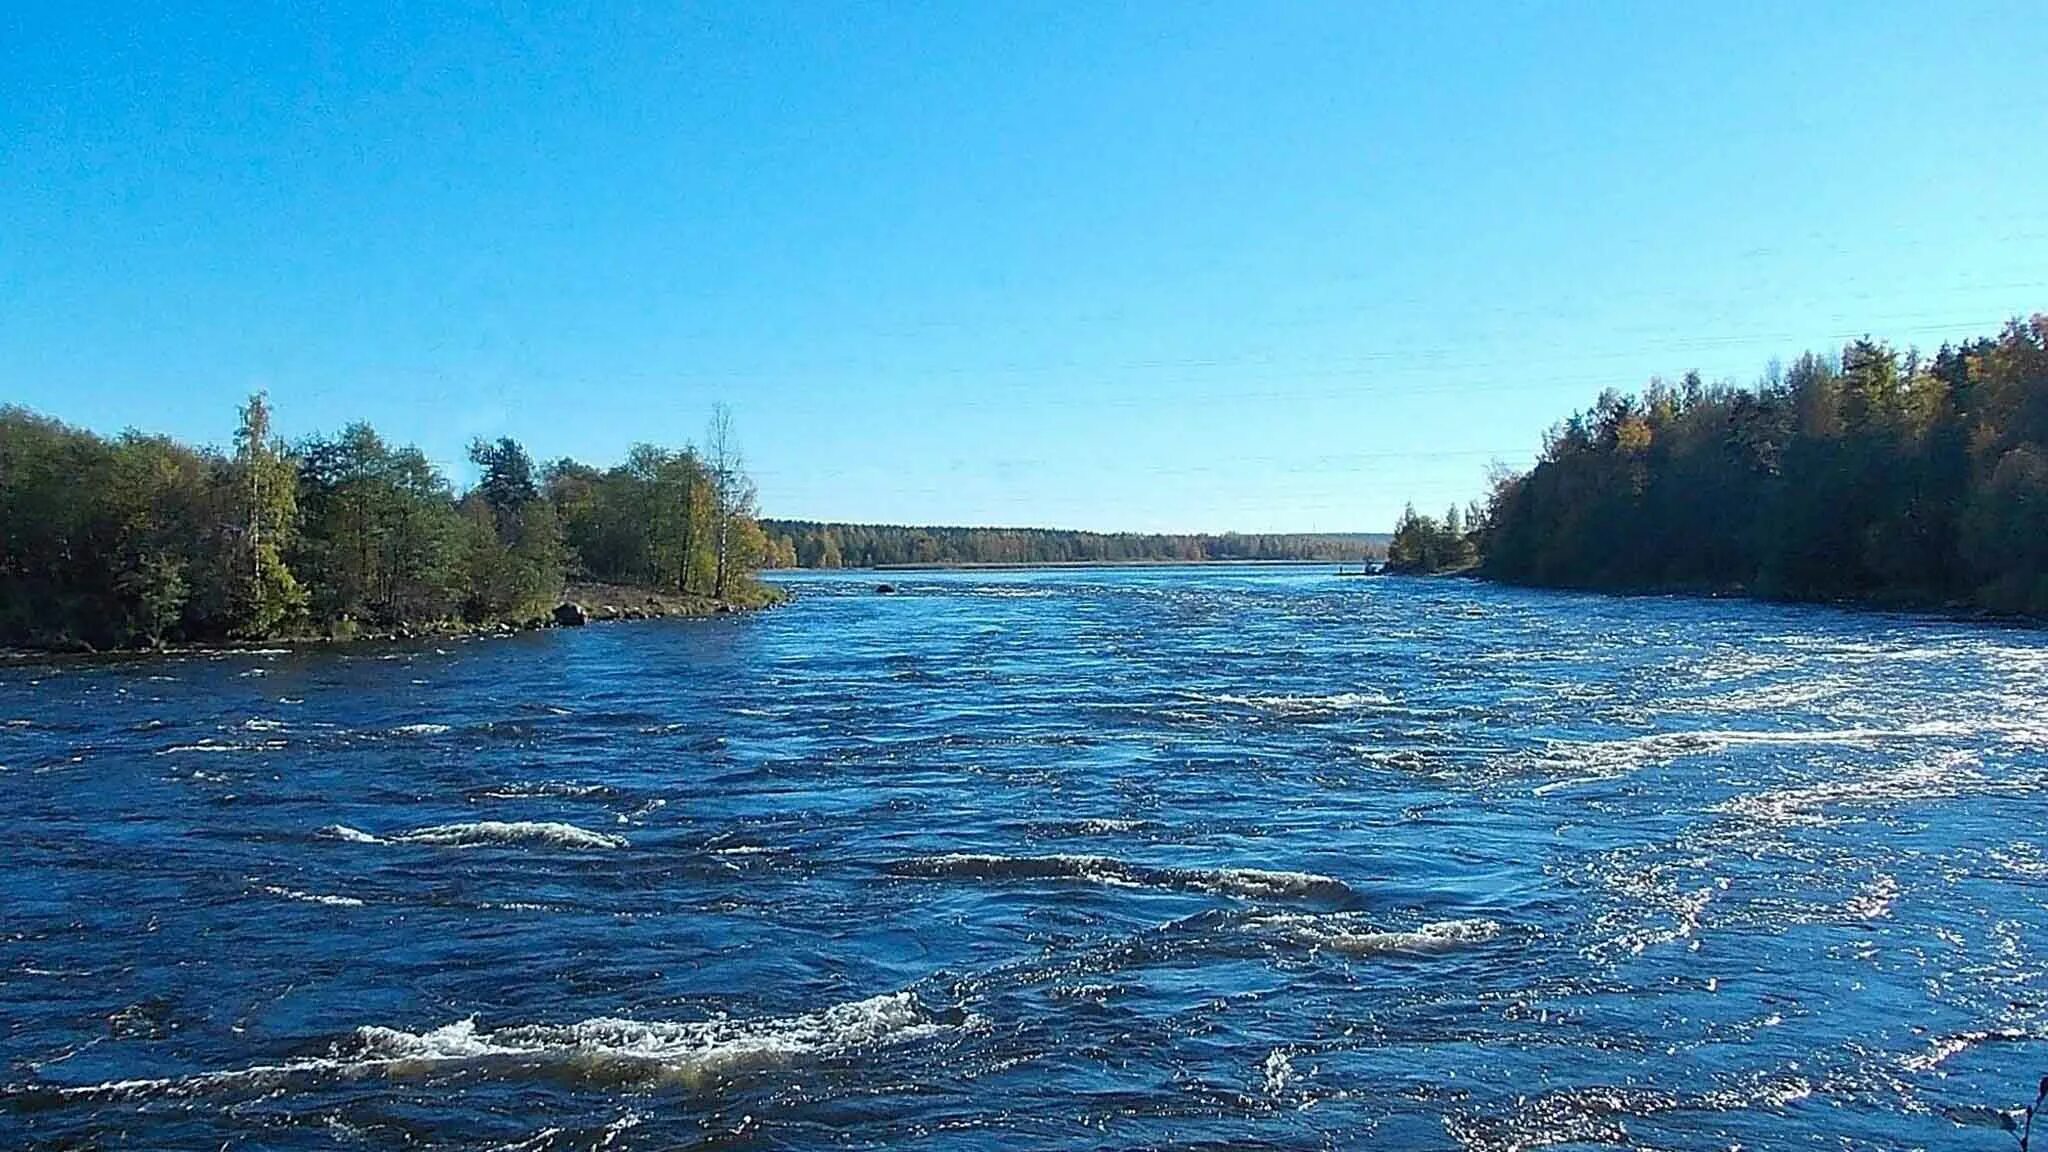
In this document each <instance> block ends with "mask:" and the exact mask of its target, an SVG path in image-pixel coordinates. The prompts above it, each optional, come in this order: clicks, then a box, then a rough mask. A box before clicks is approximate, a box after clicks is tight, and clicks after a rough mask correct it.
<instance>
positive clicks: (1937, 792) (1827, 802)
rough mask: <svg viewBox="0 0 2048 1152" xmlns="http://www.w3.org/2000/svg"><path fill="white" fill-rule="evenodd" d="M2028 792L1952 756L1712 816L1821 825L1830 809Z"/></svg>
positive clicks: (1737, 802)
mask: <svg viewBox="0 0 2048 1152" xmlns="http://www.w3.org/2000/svg"><path fill="white" fill-rule="evenodd" d="M2030 787H2032V785H2031V783H2027V782H2019V781H2012V780H2004V781H2000V780H1993V779H1991V778H1989V777H1987V776H1986V775H1985V774H1984V772H1983V771H1982V769H1981V768H1980V767H1979V764H1978V760H1977V757H1976V756H1975V755H1974V754H1972V753H1968V752H1955V753H1950V754H1948V755H1945V756H1940V757H1936V758H1934V759H1932V760H1929V761H1926V762H1922V763H1914V764H1905V765H1901V766H1898V767H1895V768H1891V769H1888V770H1885V771H1881V772H1876V773H1872V774H1869V775H1864V776H1851V777H1841V778H1836V779H1830V780H1824V781H1821V782H1820V783H1817V784H1807V785H1801V786H1797V787H1792V788H1778V789H1772V790H1769V791H1765V792H1758V793H1753V794H1751V795H1748V796H1739V797H1736V798H1735V799H1733V800H1728V801H1725V802H1723V803H1721V804H1719V805H1717V806H1716V807H1715V808H1714V811H1716V812H1720V813H1723V814H1727V815H1733V816H1740V817H1743V818H1746V819H1750V820H1755V821H1758V822H1760V823H1765V824H1776V825H1790V824H1824V823H1826V822H1827V815H1826V813H1827V810H1829V809H1832V808H1843V807H1859V806H1873V805H1884V804H1897V803H1908V802H1925V801H1931V800H1953V799H1956V798H1958V797H1961V796H1965V795H1975V794H1983V793H1993V792H2008V791H2015V790H2020V789H2023V788H2030Z"/></svg>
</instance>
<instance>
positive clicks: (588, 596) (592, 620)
mask: <svg viewBox="0 0 2048 1152" xmlns="http://www.w3.org/2000/svg"><path fill="white" fill-rule="evenodd" d="M789 598H790V593H789V592H788V591H787V590H785V589H781V588H776V587H774V586H772V585H769V584H766V583H763V582H761V581H758V580H750V581H748V582H747V584H746V586H745V587H743V588H739V589H736V590H734V591H732V592H731V593H729V594H728V595H726V596H725V597H724V598H722V599H721V598H717V597H712V596H705V595H702V594H699V593H694V592H692V593H679V592H675V591H672V590H669V589H662V588H647V587H640V586H635V585H628V584H604V583H597V582H590V581H577V582H572V583H570V584H569V585H567V586H566V587H564V589H563V590H562V597H561V599H560V601H559V602H558V603H557V604H556V605H555V607H553V608H552V609H549V610H547V611H544V612H535V613H532V614H528V615H522V616H518V617H508V618H502V619H493V620H482V621H468V620H447V619H444V620H422V621H415V622H408V623H403V624H394V625H382V626H367V627H366V626H360V625H357V624H355V623H354V622H353V621H342V622H341V623H340V624H339V625H337V626H335V627H331V628H328V629H326V630H322V631H303V632H284V633H279V634H277V635H273V636H263V637H243V638H220V639H213V640H195V641H185V642H179V643H170V644H158V645H154V646H149V645H135V646H128V647H116V648H98V647H94V646H93V645H90V644H86V643H83V642H80V641H76V640H69V639H62V638H60V639H55V640H51V641H50V642H47V643H41V644H10V645H4V646H0V655H4V656H8V657H25V656H48V655H60V656H61V655H72V656H95V655H152V654H163V655H171V654H177V653H181V652H202V651H204V652H219V651H235V650H238V649H241V650H248V649H257V648H297V647H311V646H317V645H323V644H354V643H363V642H378V641H393V640H418V639H426V638H433V637H463V636H485V635H495V634H503V633H511V632H538V631H543V630H545V629H549V628H562V627H581V626H583V625H587V624H613V623H624V622H627V621H632V620H667V619H701V618H704V617H710V616H733V615H741V614H744V613H748V612H758V611H761V610H763V609H766V608H773V607H775V606H776V605H778V604H782V603H784V602H786V601H787V600H789Z"/></svg>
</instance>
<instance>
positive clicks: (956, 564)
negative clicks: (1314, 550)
mask: <svg viewBox="0 0 2048 1152" xmlns="http://www.w3.org/2000/svg"><path fill="white" fill-rule="evenodd" d="M1365 563H1367V562H1366V561H1360V560H937V561H933V562H931V563H929V564H870V565H865V566H847V567H840V568H773V569H769V570H767V571H764V572H762V573H761V575H762V576H764V577H772V576H779V575H781V574H783V573H785V572H965V571H990V570H1005V569H1007V570H1030V569H1034V568H1356V567H1361V566H1363V565H1364V564H1365Z"/></svg>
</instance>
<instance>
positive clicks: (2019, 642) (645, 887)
mask: <svg viewBox="0 0 2048 1152" xmlns="http://www.w3.org/2000/svg"><path fill="white" fill-rule="evenodd" d="M888 578H889V579H890V580H891V581H892V582H893V583H895V584H896V585H897V586H898V588H899V591H898V593H897V594H895V595H879V594H877V593H876V592H875V590H874V583H875V577H873V576H872V575H870V576H858V575H854V574H833V575H806V576H798V577H791V578H789V580H788V583H789V585H790V586H791V587H792V588H793V589H794V590H795V591H796V593H797V596H796V598H795V600H794V601H793V602H792V603H791V604H789V605H788V606H786V607H783V608H780V609H777V610H774V611H770V612H767V613H763V614H761V615H758V616H752V617H744V618H719V619H712V620H696V621H650V622H640V623H628V624H618V625H606V626H593V627H589V628H584V629H579V630H562V631H554V632H547V633H539V634H522V635H514V636H507V637H502V638H495V637H494V638H488V639H474V640H468V641H462V642H455V641H441V642H438V643H437V642H432V641H429V642H420V643H414V644H407V645H388V646H378V645H361V646H352V647H333V648H314V649H306V650H299V651H285V650H271V651H254V652H251V651H233V652H211V653H192V654H185V655H176V656H165V657H152V658H139V659H124V660H110V661H79V660H70V659H66V660H55V659H44V658H22V657H17V658H14V659H11V660H8V661H6V662H4V663H0V832H4V844H5V850H4V852H0V899H4V916H0V1020H4V1029H0V1146H5V1147H9V1148H14V1147H30V1148H86V1147H94V1148H97V1147H109V1148H114V1147H119V1148H137V1149H185V1148H190V1149H208V1150H212V1149H219V1148H223V1147H227V1148H249V1149H256V1148H262V1149H272V1148H276V1149H300V1148H304V1149H350V1148H364V1149H369V1148H378V1149H382V1148H449V1149H506V1150H511V1149H522V1150H536V1152H537V1150H562V1152H566V1150H569V1149H588V1148H615V1149H675V1148H706V1149H709V1148H719V1149H753V1148H763V1149H767V1148H826V1147H830V1148H883V1147H887V1148H900V1147H914V1148H921V1149H963V1150H964V1149H977V1150H981V1149H989V1150H993V1149H1002V1150H1005V1152H1014V1150H1017V1149H1024V1148H1074V1147H1101V1148H1125V1149H1135V1148H1153V1147H1162V1146H1195V1147H1208V1148H1224V1147H1230V1148H1237V1147H1266V1148H1326V1147H1393V1148H1445V1149H1451V1148H1472V1149H1510V1148H1533V1147H1541V1146H1546V1145H1568V1146H1571V1147H1574V1148H1606V1147H1616V1148H1620V1147H1645V1146H1648V1147H1656V1148H1664V1149H1728V1148H1731V1147H1738V1146H1739V1147H1741V1148H1745V1149H1765V1148H1793V1147H1797V1148H1820V1147H1828V1148H1839V1147H1843V1146H1852V1147H1858V1148H1866V1147H1884V1148H1907V1147H1936V1146H1938V1147H1953V1148H1985V1149H2003V1148H2008V1147H2010V1146H2011V1137H2010V1136H2008V1135H2006V1134H2004V1133H2002V1132H1998V1131H1996V1130H1994V1129H1992V1128H1989V1127H1984V1126H1981V1125H1982V1123H1983V1122H1984V1121H1985V1120H1986V1119H1988V1117H1987V1116H1986V1115H1985V1114H1983V1113H1981V1112H1974V1111H1972V1110H1974V1109H1981V1108H1985V1107H1989V1106H2010V1105H2013V1104H2018V1103H2024V1102H2025V1101H2026V1100H2027V1099H2029V1098H2030V1097H2031V1094H2032V1088H2033V1085H2034V1083H2035V1081H2036V1080H2037V1078H2038V1077H2039V1076H2040V1075H2041V1074H2042V1073H2044V1072H2048V1007H2044V1005H2048V979H2044V969H2048V786H2044V770H2048V636H2044V635H2043V634H2042V633H2039V632H2033V631H2026V630H2017V629H2006V628H1999V627H1990V626H1980V625H1969V624H1959V623H1951V622H1944V621H1940V620H1930V619H1918V618H1911V617H1903V616H1893V615H1885V614H1876V613H1859V612H1845V611H1836V610H1832V609H1826V608H1816V607H1796V606H1779V605H1765V604H1755V603H1744V602H1735V601H1702V600H1688V599H1669V598H1642V599H1616V598H1601V597H1594V596H1581V595H1572V594H1562V593H1545V592H1534V591H1525V590H1513V589H1503V588H1497V587H1492V586H1488V585H1485V584H1481V583H1476V582H1469V581H1458V580H1411V579H1401V578H1367V579H1359V578H1340V577H1338V576H1337V575H1335V573H1334V572H1333V571H1332V570H1329V569H1314V568H1276V569H1264V568H1209V569H1142V570H1085V569H1084V570H1061V571H1037V572H1030V571H1023V572H1019V571H1005V572H955V573H914V574H898V575H892V576H890V577H888ZM1958 1120H1964V1121H1975V1122H1977V1124H1978V1125H1980V1126H1975V1127H1972V1126H1958V1123H1957V1121H1958Z"/></svg>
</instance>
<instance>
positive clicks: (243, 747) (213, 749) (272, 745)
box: [154, 739, 285, 756]
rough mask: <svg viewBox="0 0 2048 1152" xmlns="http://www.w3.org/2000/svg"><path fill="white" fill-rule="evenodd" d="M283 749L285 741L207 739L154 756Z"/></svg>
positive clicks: (173, 746) (178, 746)
mask: <svg viewBox="0 0 2048 1152" xmlns="http://www.w3.org/2000/svg"><path fill="white" fill-rule="evenodd" d="M283 747H285V741H283V740H258V741H255V742H253V743H248V744H238V743H232V742H228V741H221V740H212V739H207V740H201V741H199V742H198V743H197V744H173V745H171V746H170V747H168V748H159V749H157V750H156V752H155V753H154V755H157V756H190V755H222V754H225V753H230V752H275V751H277V750H278V749H280V748H283Z"/></svg>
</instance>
